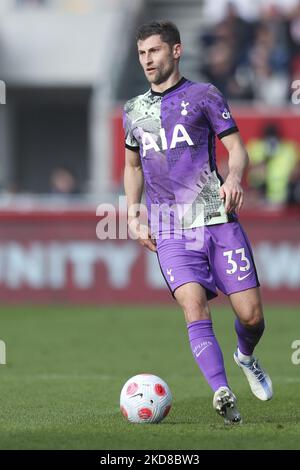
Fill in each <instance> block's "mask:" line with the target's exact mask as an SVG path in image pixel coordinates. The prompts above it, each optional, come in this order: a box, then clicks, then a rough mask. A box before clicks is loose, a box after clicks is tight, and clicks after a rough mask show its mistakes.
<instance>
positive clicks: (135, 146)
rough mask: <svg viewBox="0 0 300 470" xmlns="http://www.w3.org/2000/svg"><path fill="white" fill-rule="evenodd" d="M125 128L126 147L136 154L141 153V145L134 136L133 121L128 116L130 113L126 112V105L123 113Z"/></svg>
mask: <svg viewBox="0 0 300 470" xmlns="http://www.w3.org/2000/svg"><path fill="white" fill-rule="evenodd" d="M123 128H124V132H125V147H126V148H128V149H129V150H133V151H135V152H137V151H139V143H138V141H137V140H136V138H135V137H134V135H133V131H132V120H131V119H130V116H129V115H128V112H127V110H126V105H125V107H124V111H123Z"/></svg>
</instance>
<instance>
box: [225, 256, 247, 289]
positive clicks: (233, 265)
mask: <svg viewBox="0 0 300 470" xmlns="http://www.w3.org/2000/svg"><path fill="white" fill-rule="evenodd" d="M223 256H225V257H227V262H228V265H229V267H228V268H227V269H226V273H227V274H234V273H236V272H237V271H238V272H239V273H243V275H240V274H239V275H238V278H237V279H238V281H242V280H243V279H246V278H247V277H248V276H249V275H250V274H251V272H248V271H249V270H250V268H251V263H250V260H249V258H247V256H246V255H245V248H238V249H236V250H229V251H224V252H223Z"/></svg>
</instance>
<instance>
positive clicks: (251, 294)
mask: <svg viewBox="0 0 300 470" xmlns="http://www.w3.org/2000/svg"><path fill="white" fill-rule="evenodd" d="M229 298H230V302H231V305H232V308H233V310H234V312H235V314H236V320H235V331H236V334H237V338H238V345H237V349H236V351H235V353H234V360H235V362H236V363H237V365H238V366H239V367H240V368H241V369H242V370H243V372H244V373H245V375H246V377H247V379H248V382H249V385H250V388H251V390H252V392H253V394H254V395H255V396H256V397H257V398H259V399H260V400H270V399H271V398H272V396H273V387H272V381H271V378H270V376H269V375H268V373H267V372H266V371H265V370H264V369H263V368H262V367H261V365H260V364H259V362H258V360H257V359H256V358H255V357H254V356H253V351H254V348H255V346H256V345H257V344H258V342H259V340H260V338H261V336H262V334H263V332H264V328H265V323H264V317H263V309H262V303H261V298H260V293H259V288H258V287H257V288H252V289H248V290H245V291H242V292H236V293H233V294H230V295H229Z"/></svg>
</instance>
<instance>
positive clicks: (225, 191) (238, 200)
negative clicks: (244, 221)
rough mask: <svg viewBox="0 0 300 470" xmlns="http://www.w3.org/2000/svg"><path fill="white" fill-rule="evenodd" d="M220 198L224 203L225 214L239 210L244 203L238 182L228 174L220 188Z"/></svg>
mask: <svg viewBox="0 0 300 470" xmlns="http://www.w3.org/2000/svg"><path fill="white" fill-rule="evenodd" d="M220 197H221V199H223V200H224V202H225V212H226V213H227V214H228V213H230V212H233V211H237V212H238V211H239V210H241V208H242V205H243V202H244V191H243V188H242V186H241V184H240V182H239V180H238V179H237V178H235V177H234V176H232V175H230V174H229V175H228V177H227V178H226V181H225V183H224V184H223V185H222V186H221V187H220Z"/></svg>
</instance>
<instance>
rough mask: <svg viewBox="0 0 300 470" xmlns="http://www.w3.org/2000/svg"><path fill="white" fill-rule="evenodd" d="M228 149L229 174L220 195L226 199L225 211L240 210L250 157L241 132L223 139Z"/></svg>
mask: <svg viewBox="0 0 300 470" xmlns="http://www.w3.org/2000/svg"><path fill="white" fill-rule="evenodd" d="M221 141H222V143H223V144H224V145H225V147H226V149H227V150H228V154H229V160H228V166H229V174H228V176H227V178H226V181H225V182H224V184H223V185H222V186H221V188H220V196H221V198H222V199H224V200H225V211H226V212H227V213H230V212H232V211H239V210H240V209H241V207H242V205H243V202H244V191H243V188H242V186H241V181H242V177H243V174H244V172H245V169H246V168H247V165H248V163H249V157H248V153H247V150H246V148H245V145H244V143H243V141H242V139H241V136H240V133H239V132H234V133H233V134H230V135H227V136H225V137H223V138H222V139H221Z"/></svg>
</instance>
